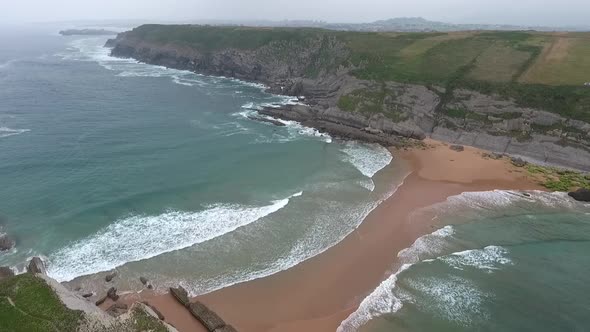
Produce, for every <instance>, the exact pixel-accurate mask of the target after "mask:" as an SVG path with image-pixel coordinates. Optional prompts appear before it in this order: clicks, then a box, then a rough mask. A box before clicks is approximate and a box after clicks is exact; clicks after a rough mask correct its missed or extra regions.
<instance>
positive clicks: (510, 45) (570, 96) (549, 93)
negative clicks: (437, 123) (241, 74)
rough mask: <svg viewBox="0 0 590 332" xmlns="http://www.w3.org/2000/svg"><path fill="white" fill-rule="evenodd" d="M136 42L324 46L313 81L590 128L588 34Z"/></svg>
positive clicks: (276, 33) (208, 37)
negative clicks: (457, 98)
mask: <svg viewBox="0 0 590 332" xmlns="http://www.w3.org/2000/svg"><path fill="white" fill-rule="evenodd" d="M131 34H132V35H133V36H134V37H136V38H139V39H141V40H144V41H148V42H154V43H160V44H174V45H179V46H188V47H192V48H195V49H199V50H200V51H204V52H212V51H216V50H222V49H239V50H255V49H259V48H261V47H267V53H268V57H269V59H272V58H278V59H284V58H286V57H289V56H290V55H291V54H292V53H293V52H294V51H295V50H297V49H305V48H306V47H308V46H309V45H310V44H312V43H316V42H318V41H319V42H320V43H324V44H326V47H322V48H321V50H322V51H321V52H319V53H318V54H317V55H316V59H314V61H312V62H313V63H310V64H309V68H308V69H307V70H306V71H305V75H307V76H308V77H310V78H315V77H317V76H318V75H319V74H320V73H322V72H330V71H334V70H336V69H337V68H339V67H340V66H343V67H346V68H350V69H351V74H352V75H353V76H355V77H357V78H359V79H365V80H370V81H377V82H400V83H412V84H421V85H429V86H437V87H442V88H445V89H446V93H445V95H446V96H445V95H443V96H442V99H443V102H446V101H448V100H446V99H449V97H450V95H451V94H452V91H453V90H455V89H459V88H467V89H471V90H475V91H479V92H481V93H485V94H494V95H498V96H500V97H502V98H507V99H510V100H514V101H515V103H516V104H517V105H519V106H521V107H532V108H539V109H544V110H548V111H550V112H555V113H558V114H560V115H563V116H567V117H570V118H573V119H578V120H582V121H586V122H590V88H588V87H586V86H584V83H585V82H588V81H590V77H587V76H588V73H589V72H590V46H588V45H590V43H589V41H590V33H551V32H532V31H460V32H449V33H440V32H433V33H423V32H405V33H398V32H352V31H332V30H324V29H318V28H261V27H257V28H252V27H214V26H196V25H142V26H140V27H138V28H135V29H134V30H133V31H132V32H131ZM334 40H337V41H339V42H341V43H343V45H345V48H346V50H347V52H346V54H344V55H343V54H341V53H337V52H340V50H335V49H333V48H329V47H328V45H329V44H330V42H331V41H334ZM377 94H378V95H383V93H377ZM374 97H376V96H370V95H368V96H366V98H365V97H363V98H362V99H367V98H368V99H374ZM342 98H343V100H341V101H340V103H339V104H340V105H345V106H344V108H343V109H346V110H351V111H352V110H357V111H359V110H360V111H363V112H369V113H370V112H374V111H375V110H377V109H378V107H379V105H380V104H382V102H378V101H376V102H372V103H360V106H361V107H360V108H359V107H353V105H352V104H355V103H356V101H358V100H359V99H360V98H359V93H358V91H355V92H353V94H352V95H351V96H344V97H342ZM346 105H347V106H346ZM363 105H364V106H363ZM357 106H358V105H357Z"/></svg>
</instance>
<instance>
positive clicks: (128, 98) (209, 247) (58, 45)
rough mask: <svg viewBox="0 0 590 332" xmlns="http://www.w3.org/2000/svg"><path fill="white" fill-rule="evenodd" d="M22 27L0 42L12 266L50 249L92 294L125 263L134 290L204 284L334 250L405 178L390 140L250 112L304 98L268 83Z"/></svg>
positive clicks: (3, 172)
mask: <svg viewBox="0 0 590 332" xmlns="http://www.w3.org/2000/svg"><path fill="white" fill-rule="evenodd" d="M19 33H21V34H22V36H23V37H22V38H16V37H15V34H10V35H7V36H4V35H2V36H0V39H2V40H0V42H2V43H3V45H5V46H7V47H6V48H3V49H2V50H0V64H1V65H0V100H2V101H3V102H2V104H0V183H2V186H1V187H0V200H1V201H2V202H3V205H2V209H1V210H0V216H1V219H2V221H3V224H4V225H3V231H6V232H7V233H8V234H10V235H11V236H13V237H14V238H16V240H17V246H16V248H15V249H14V250H13V251H11V252H9V253H8V254H3V255H0V265H10V266H14V267H15V268H17V269H22V268H23V266H22V263H23V262H25V261H26V260H27V258H29V257H31V256H33V255H39V256H41V257H43V258H44V259H45V260H46V262H47V264H48V272H49V275H50V276H52V277H54V278H56V279H57V280H59V281H69V280H72V279H76V278H77V282H80V283H85V284H86V287H85V289H87V290H88V291H91V290H93V288H92V287H93V286H92V281H93V280H94V279H95V278H99V277H98V276H94V275H92V274H93V273H96V272H101V271H108V270H111V269H115V268H116V269H117V270H118V271H119V274H120V276H121V278H120V281H121V283H122V285H121V287H125V283H126V282H128V284H127V285H126V286H127V287H128V288H131V289H132V288H134V287H138V286H141V285H136V284H135V283H137V278H138V277H139V276H140V275H141V276H146V277H148V278H149V279H150V280H152V281H153V283H154V285H156V287H157V288H158V289H162V290H164V289H165V288H166V287H167V286H169V285H172V284H178V283H182V284H184V285H185V286H186V287H187V288H188V289H189V290H190V291H191V293H193V294H198V293H203V292H206V291H210V290H213V289H217V288H220V287H223V286H226V285H229V284H233V283H236V282H241V281H245V280H249V279H253V278H259V277H262V276H265V275H269V274H272V273H276V272H278V271H281V270H283V269H286V268H288V267H291V266H293V265H295V264H298V263H299V262H301V261H302V260H305V259H307V258H309V257H312V256H313V255H316V254H318V253H320V252H322V251H323V250H325V249H327V248H329V247H330V246H332V245H333V244H335V243H337V242H338V241H339V240H341V239H342V238H343V237H344V236H346V235H347V234H348V233H350V232H351V231H352V230H354V229H355V228H356V227H357V226H358V225H359V224H360V222H361V221H362V219H363V218H364V216H366V214H368V213H369V212H370V211H371V209H373V208H374V207H375V206H376V205H377V204H378V203H379V202H380V201H381V200H383V199H384V198H385V197H387V196H388V195H390V194H391V191H392V188H393V185H392V178H393V177H395V176H402V175H403V174H401V173H400V174H396V172H395V171H392V169H389V168H386V166H387V165H389V164H390V162H391V161H392V157H391V155H390V154H389V152H388V151H387V150H386V149H383V148H381V147H379V146H373V145H366V144H359V143H351V142H348V143H344V142H338V141H335V140H333V139H332V138H331V137H329V136H327V135H324V134H320V133H318V132H317V131H315V130H313V129H311V128H306V127H303V126H301V125H299V124H297V123H294V122H286V124H287V125H286V126H285V127H275V126H272V125H269V124H266V123H260V122H255V121H252V120H250V119H248V115H250V114H252V113H254V112H255V111H253V109H256V108H259V107H262V106H267V105H280V104H285V103H294V102H296V101H295V100H292V99H291V98H289V97H285V96H277V95H272V94H268V93H265V92H264V91H263V87H262V86H260V85H257V84H251V83H246V82H240V81H237V80H234V79H230V78H221V77H206V76H202V75H197V74H194V73H190V72H186V71H179V70H174V69H167V68H164V67H158V66H151V65H146V64H141V63H138V62H137V61H134V60H130V59H117V58H112V57H110V56H109V50H108V49H105V48H104V47H103V45H104V43H105V41H106V37H90V38H84V37H60V36H57V35H56V34H55V31H37V30H31V31H22V32H19ZM25 36H26V38H25ZM23 43H24V44H23ZM18 50H21V51H20V52H19V51H18ZM373 178H374V179H375V181H373ZM375 183H378V185H375ZM134 282H135V283H134Z"/></svg>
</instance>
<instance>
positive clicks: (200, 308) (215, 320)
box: [188, 301, 225, 332]
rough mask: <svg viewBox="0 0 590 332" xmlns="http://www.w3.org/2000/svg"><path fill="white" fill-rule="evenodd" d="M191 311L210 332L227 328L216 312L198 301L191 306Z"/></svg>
mask: <svg viewBox="0 0 590 332" xmlns="http://www.w3.org/2000/svg"><path fill="white" fill-rule="evenodd" d="M188 308H189V311H190V312H191V314H192V315H193V316H195V318H196V319H198V320H199V321H200V322H201V323H203V325H204V326H205V328H207V330H209V331H212V332H213V331H216V330H217V329H219V328H222V327H224V326H225V322H224V321H223V319H221V317H219V316H218V315H217V314H216V313H215V312H213V311H212V310H210V309H209V308H207V306H206V305H204V304H203V303H201V302H199V301H196V302H194V303H191V304H190V305H189V307H188Z"/></svg>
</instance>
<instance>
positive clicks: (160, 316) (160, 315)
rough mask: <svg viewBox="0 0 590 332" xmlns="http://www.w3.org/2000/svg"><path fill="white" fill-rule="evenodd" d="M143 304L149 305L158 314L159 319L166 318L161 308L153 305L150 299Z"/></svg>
mask: <svg viewBox="0 0 590 332" xmlns="http://www.w3.org/2000/svg"><path fill="white" fill-rule="evenodd" d="M142 303H143V304H145V305H147V306H148V307H150V309H152V310H153V311H154V312H155V313H156V315H158V319H159V320H164V319H165V318H164V315H162V313H161V312H160V310H158V308H156V307H154V306H153V305H151V304H150V303H149V302H148V301H143V302H142Z"/></svg>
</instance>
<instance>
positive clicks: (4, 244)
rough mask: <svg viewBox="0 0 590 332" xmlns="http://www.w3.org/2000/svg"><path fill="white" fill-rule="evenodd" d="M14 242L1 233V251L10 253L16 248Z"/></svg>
mask: <svg viewBox="0 0 590 332" xmlns="http://www.w3.org/2000/svg"><path fill="white" fill-rule="evenodd" d="M14 244H15V242H14V240H13V239H11V238H9V237H8V235H6V234H3V233H0V251H8V250H10V249H12V248H13V247H14Z"/></svg>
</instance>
